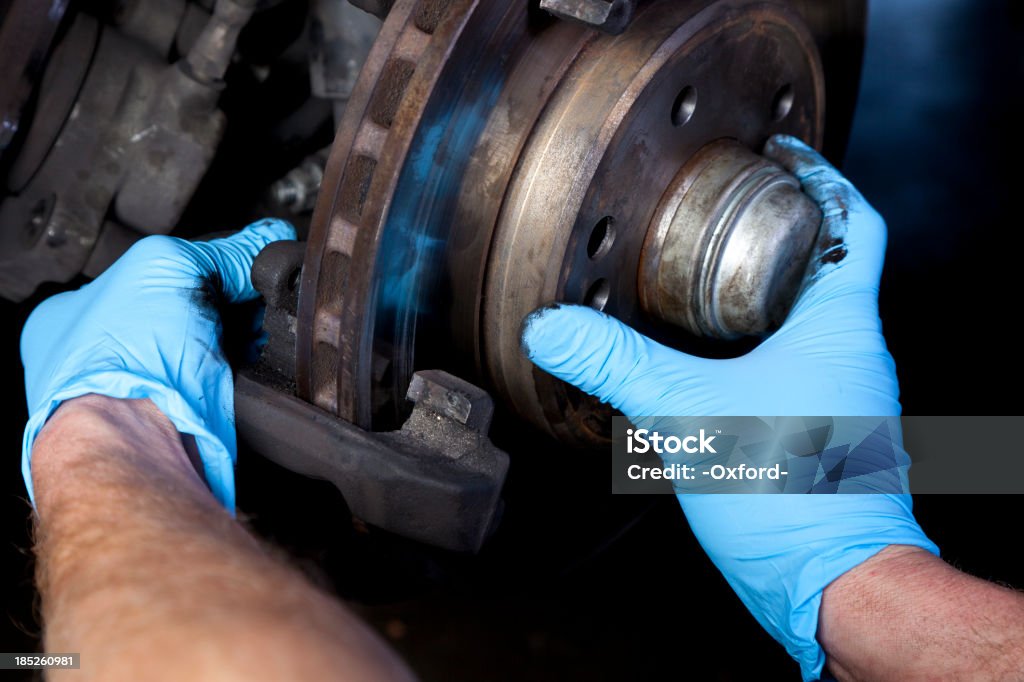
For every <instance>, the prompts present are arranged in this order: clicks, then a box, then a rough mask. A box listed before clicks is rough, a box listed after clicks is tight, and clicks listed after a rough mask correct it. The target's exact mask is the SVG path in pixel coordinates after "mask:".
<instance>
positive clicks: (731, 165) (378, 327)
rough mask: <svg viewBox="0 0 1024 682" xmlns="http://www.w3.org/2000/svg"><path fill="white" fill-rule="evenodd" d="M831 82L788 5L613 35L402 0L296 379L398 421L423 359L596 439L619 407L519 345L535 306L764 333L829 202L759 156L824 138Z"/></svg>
mask: <svg viewBox="0 0 1024 682" xmlns="http://www.w3.org/2000/svg"><path fill="white" fill-rule="evenodd" d="M824 98H825V93H824V75H823V70H822V65H821V62H820V59H819V57H818V51H817V48H816V46H815V43H814V40H813V38H812V36H811V33H810V31H809V30H808V29H807V28H806V27H805V26H804V24H803V21H802V19H801V16H800V15H799V14H798V13H797V12H796V11H794V10H793V9H791V8H790V7H789V6H787V5H786V4H783V3H776V2H755V1H743V0H718V1H715V0H702V1H694V2H678V1H677V0H651V1H650V2H647V3H646V4H644V3H641V4H640V6H639V8H638V10H637V13H636V16H635V18H634V20H633V22H632V23H631V25H630V26H629V28H628V30H626V31H625V32H624V33H623V34H622V35H619V36H609V35H603V34H599V33H597V32H595V31H593V30H590V29H587V28H586V27H583V26H580V25H576V24H571V23H565V22H558V21H555V20H553V19H552V18H550V17H548V16H547V15H545V14H544V13H543V12H540V11H539V10H537V8H536V7H535V6H533V5H532V4H531V3H528V2H525V1H523V2H510V3H491V2H484V1H483V0H475V1H474V0H400V1H399V2H397V3H396V4H395V6H394V8H393V9H392V10H391V14H390V15H389V17H388V20H387V22H386V24H385V26H384V28H383V31H382V33H381V35H380V37H379V38H378V41H377V44H376V45H375V46H374V49H373V52H372V53H371V55H370V57H369V60H368V62H367V65H366V67H365V68H364V71H363V73H362V75H361V77H360V82H359V85H358V86H357V88H356V91H355V92H354V93H353V96H352V99H351V100H350V103H349V106H348V109H347V111H346V116H345V120H344V121H343V123H342V126H341V128H340V130H339V133H338V137H337V140H336V142H335V145H334V149H333V153H332V155H331V159H330V161H329V163H328V167H327V170H326V173H325V178H324V185H323V186H324V188H325V189H324V191H322V192H321V196H320V199H319V202H318V205H317V210H316V213H315V216H314V222H313V229H312V231H311V235H310V242H309V246H308V250H307V255H306V262H305V267H304V273H303V281H302V289H301V299H300V309H299V324H298V348H297V351H298V353H297V370H298V371H297V379H298V385H299V391H300V394H301V395H302V396H303V397H305V398H306V399H308V400H310V401H312V402H314V403H315V404H317V405H318V406H320V407H322V408H324V409H326V410H329V411H331V412H334V413H336V414H338V415H340V416H342V417H344V418H345V419H348V420H349V421H352V422H353V423H355V424H357V425H359V426H361V427H363V428H377V429H379V428H387V427H388V426H389V425H390V424H393V423H394V422H395V421H396V420H397V419H398V418H400V415H401V413H402V412H403V409H404V408H403V402H404V401H403V396H404V395H405V390H406V387H407V385H408V382H409V378H410V377H411V375H412V372H413V371H414V369H418V368H421V367H426V366H434V367H443V368H446V369H449V370H451V371H454V372H458V373H460V374H463V375H468V376H475V377H477V379H478V380H479V381H482V382H483V383H485V384H487V385H489V386H490V387H492V388H493V389H495V390H496V392H497V393H498V394H499V395H501V396H502V397H503V398H504V399H505V400H506V401H507V402H508V403H509V404H510V405H511V406H512V408H513V409H514V410H516V411H517V412H518V413H519V414H521V415H522V416H524V417H526V418H527V419H529V420H530V421H532V422H533V423H534V424H537V425H539V426H541V427H542V428H544V429H546V430H548V431H549V432H551V433H552V434H554V435H556V436H558V437H559V438H561V439H562V440H564V441H567V442H574V443H595V442H600V441H602V440H603V439H604V438H605V437H606V436H607V425H608V419H607V417H608V414H609V413H608V411H607V409H606V408H604V407H603V406H601V405H598V404H596V403H595V402H594V401H591V400H589V399H587V398H585V397H584V396H581V395H580V394H578V393H577V392H575V391H574V390H573V389H571V388H570V387H568V386H567V385H565V384H563V383H561V382H559V381H557V380H555V379H554V378H552V377H550V376H548V375H546V374H544V373H542V372H539V371H537V370H536V369H535V368H534V367H533V366H532V365H531V364H530V363H529V361H528V360H527V359H526V358H525V357H524V356H523V355H522V352H521V350H520V347H519V329H520V326H521V323H522V319H523V317H524V316H525V315H526V314H528V313H529V312H530V311H532V310H533V309H535V308H536V307H538V306H540V305H543V304H546V303H550V302H552V301H567V302H577V303H585V304H588V305H592V306H594V307H595V308H599V309H603V310H605V311H607V312H608V313H609V314H612V315H614V316H616V317H618V318H619V319H622V320H623V321H625V322H627V323H629V324H632V325H634V326H635V327H637V328H638V329H640V330H642V331H644V332H645V333H648V334H651V335H653V336H654V337H655V338H658V339H659V340H661V341H663V342H666V343H670V344H678V343H680V342H682V341H684V340H685V337H686V335H687V334H710V335H713V336H720V337H732V336H736V335H738V334H744V333H757V332H761V331H764V330H766V329H768V328H770V326H771V325H772V324H773V323H776V322H777V321H778V318H779V316H780V314H781V315H783V316H784V311H785V309H786V308H787V306H788V303H789V302H790V300H791V295H792V290H793V289H794V282H798V281H799V275H802V269H800V268H794V267H793V266H792V265H790V267H789V268H788V269H787V268H781V267H780V266H779V263H783V262H786V263H790V264H792V263H793V262H800V260H801V259H803V261H804V262H805V261H806V255H807V252H809V249H810V244H811V243H812V242H813V236H814V235H815V234H816V232H817V227H818V224H817V221H818V217H817V216H816V215H815V214H814V210H816V209H813V207H810V208H808V206H807V203H808V202H806V199H805V198H804V197H803V196H802V195H800V194H799V192H797V191H796V190H795V189H794V187H795V183H794V182H792V181H787V180H786V179H785V176H784V175H783V174H782V172H781V169H778V168H777V167H774V166H772V165H770V164H768V163H767V162H765V161H764V160H762V159H760V157H758V156H757V155H756V153H755V151H756V150H760V148H761V147H762V146H763V144H764V142H765V141H766V140H767V138H768V137H769V136H771V135H773V134H775V133H786V134H791V135H795V136H797V137H800V138H802V139H804V140H806V141H808V142H810V143H811V144H813V145H815V146H820V144H821V141H822V139H823V132H824V103H825V99H824ZM709 145H710V146H709ZM702 150H703V151H702ZM708 150H711V151H710V152H709V151H708ZM709 155H710V156H709ZM701 158H713V159H716V160H717V161H718V163H717V165H715V164H712V166H714V167H715V168H718V169H719V170H718V171H717V175H716V174H715V173H710V172H704V173H703V174H702V172H701V170H700V169H704V170H707V168H706V167H705V166H702V165H701V164H700V163H699V162H697V161H695V159H701ZM723 159H724V160H725V162H722V160H723ZM694 164H696V165H694ZM812 209H813V210H812ZM772 211H774V212H775V214H776V215H777V217H778V216H782V217H783V218H784V220H782V221H778V220H773V221H768V220H765V219H759V216H760V217H763V216H764V215H768V214H771V212H772ZM773 226H774V227H773ZM686 245H688V246H686ZM780 245H784V246H785V248H783V247H782V246H780ZM684 247H686V248H689V250H688V251H687V250H686V248H684ZM698 264H700V268H698V272H697V274H696V275H694V274H692V273H693V268H694V267H696V266H697V265H698ZM701 268H702V269H701ZM794 273H796V274H794ZM691 280H692V282H693V284H692V285H691V284H688V283H690V282H691ZM730 283H731V284H730ZM741 285H742V286H741ZM687 287H688V288H687ZM737 291H738V292H740V294H739V295H738V296H737V295H736V293H735V292H737ZM729 292H732V294H731V296H732V297H731V298H729V296H727V295H726V294H727V293H729ZM727 299H728V300H727ZM780 301H781V303H780ZM780 311H782V312H781V313H780Z"/></svg>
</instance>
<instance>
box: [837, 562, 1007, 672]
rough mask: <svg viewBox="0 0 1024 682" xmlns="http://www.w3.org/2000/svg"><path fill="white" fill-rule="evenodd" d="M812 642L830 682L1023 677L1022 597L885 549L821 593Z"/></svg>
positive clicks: (946, 566) (947, 567)
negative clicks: (821, 655) (815, 637)
mask: <svg viewBox="0 0 1024 682" xmlns="http://www.w3.org/2000/svg"><path fill="white" fill-rule="evenodd" d="M818 640H819V641H820V642H821V644H822V646H823V647H824V648H825V651H826V652H828V665H829V669H830V670H831V672H832V674H833V675H835V676H836V678H837V679H838V680H840V682H846V681H847V680H900V681H903V680H908V681H912V680H938V679H943V680H985V681H989V680H1002V681H1005V682H1011V681H1012V680H1019V679H1021V677H1022V675H1024V595H1022V594H1021V593H1020V592H1017V591H1015V590H1012V589H1010V588H1007V587H1003V586H1000V585H996V584H995V583H991V582H988V581H986V580H981V579H980V578H975V577H974V576H971V575H968V574H966V573H963V572H961V571H958V570H956V569H955V568H953V567H952V566H950V565H949V564H947V563H946V562H944V561H942V560H941V559H939V558H938V557H937V556H935V555H933V554H931V553H930V552H926V551H924V550H922V549H919V548H916V547H888V548H886V549H884V550H882V551H881V552H879V553H878V554H876V555H875V556H873V557H872V558H870V559H868V560H867V561H865V562H864V563H863V564H861V565H859V566H857V567H855V568H853V569H851V570H850V571H849V572H847V573H845V574H843V575H842V576H840V577H839V578H838V579H837V580H836V581H835V582H833V583H832V584H831V585H829V586H828V587H827V588H825V592H824V597H823V599H822V601H821V613H820V621H819V625H818Z"/></svg>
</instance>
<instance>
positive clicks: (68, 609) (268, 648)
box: [32, 395, 413, 681]
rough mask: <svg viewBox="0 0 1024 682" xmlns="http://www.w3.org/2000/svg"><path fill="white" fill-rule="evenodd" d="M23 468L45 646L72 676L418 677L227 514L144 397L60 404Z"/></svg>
mask: <svg viewBox="0 0 1024 682" xmlns="http://www.w3.org/2000/svg"><path fill="white" fill-rule="evenodd" d="M32 475H33V480H34V483H35V498H36V506H37V512H38V515H37V519H36V547H35V549H36V556H37V583H38V586H39V590H40V594H41V595H42V615H43V622H44V625H45V645H46V648H47V650H48V651H76V652H80V653H81V654H82V662H81V666H82V668H81V670H73V671H63V675H64V676H66V677H67V678H68V679H71V678H73V679H88V680H113V681H116V680H139V679H148V680H189V679H204V680H224V681H232V680H248V681H258V680H281V679H316V680H403V679H413V678H412V675H411V674H410V673H409V671H408V670H407V669H406V668H405V667H404V665H403V664H402V663H401V662H400V660H399V659H398V658H397V657H396V656H395V654H394V653H393V652H391V651H390V650H389V649H388V648H387V647H386V645H385V644H384V643H383V642H382V641H381V640H380V639H379V638H378V637H377V636H376V635H374V634H373V633H372V632H370V630H369V629H368V628H367V627H366V626H365V625H363V624H362V623H361V622H360V621H359V620H358V618H357V617H356V616H355V615H353V614H352V613H351V612H350V611H349V610H348V609H346V608H345V607H344V606H343V605H342V604H341V603H340V602H338V601H337V600H336V599H335V598H333V597H331V596H330V595H328V594H326V593H324V592H323V591H321V590H319V589H317V588H316V587H314V586H313V585H312V584H311V583H310V582H309V581H308V580H307V579H306V578H305V577H304V576H302V575H301V574H300V573H298V571H296V570H295V569H293V568H291V567H290V566H288V565H287V564H286V563H285V562H284V561H283V560H282V559H281V558H280V557H278V556H277V555H276V554H275V552H273V551H272V550H270V549H269V548H267V547H266V546H264V545H263V544H262V543H261V542H260V541H259V540H257V539H256V538H254V537H253V536H252V535H251V534H250V533H248V532H247V531H246V530H245V529H244V528H243V527H242V526H241V525H240V524H239V523H237V522H236V521H235V520H234V519H232V518H231V516H230V515H229V514H228V513H227V512H226V511H225V509H224V508H223V507H222V506H221V505H220V504H219V503H218V502H217V500H216V499H215V498H214V497H213V495H211V494H210V491H209V490H208V489H207V488H206V486H205V485H204V484H203V482H202V480H201V479H200V477H199V474H198V473H197V471H196V469H195V468H194V466H193V464H192V462H191V461H190V460H189V456H188V455H187V453H186V450H185V448H184V447H183V444H182V438H181V436H180V435H179V433H178V431H177V429H176V428H175V427H174V425H173V424H171V422H170V421H169V420H168V419H167V418H166V417H165V416H164V415H163V413H161V412H160V410H159V409H157V407H156V406H155V405H154V404H153V403H152V402H150V401H149V400H119V399H114V398H108V397H105V396H98V395H87V396H83V397H79V398H75V399H72V400H70V401H67V402H65V403H64V404H63V405H61V407H60V408H58V410H57V411H56V412H55V413H54V415H53V416H52V417H51V418H50V420H49V421H48V422H47V424H46V426H45V427H44V428H43V430H42V432H41V433H40V435H39V437H38V439H37V440H36V443H35V448H34V453H33V457H32ZM53 677H54V679H61V677H59V676H58V675H57V674H54V675H53Z"/></svg>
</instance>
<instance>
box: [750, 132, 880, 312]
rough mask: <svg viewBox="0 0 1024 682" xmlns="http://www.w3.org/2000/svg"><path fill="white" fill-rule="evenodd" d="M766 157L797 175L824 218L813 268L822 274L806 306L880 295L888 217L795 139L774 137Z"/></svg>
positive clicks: (807, 296)
mask: <svg viewBox="0 0 1024 682" xmlns="http://www.w3.org/2000/svg"><path fill="white" fill-rule="evenodd" d="M764 153H765V155H766V156H768V157H771V158H773V159H775V160H776V161H778V162H779V163H781V164H782V165H783V166H785V167H786V168H787V169H788V170H789V171H790V172H792V173H793V174H794V175H795V176H796V177H797V179H798V180H799V181H800V183H801V185H802V186H803V189H804V192H805V193H806V194H807V195H808V196H809V197H811V199H813V200H815V201H816V202H817V203H818V204H819V206H820V207H821V210H822V212H823V213H824V224H823V226H822V231H821V236H820V239H819V241H818V246H817V248H816V249H815V253H814V256H813V257H814V259H815V261H816V262H814V263H812V265H811V268H812V270H814V271H815V273H816V274H815V275H814V277H813V279H812V281H811V282H810V283H809V284H810V286H808V288H807V290H805V292H804V295H803V296H801V303H802V304H806V303H808V302H813V301H814V300H817V299H827V298H831V297H832V296H833V295H834V294H836V293H840V292H841V293H849V292H854V291H857V292H868V293H874V292H875V291H876V290H877V287H878V282H879V280H880V279H881V276H882V265H883V262H884V260H885V245H886V228H885V221H884V220H882V217H881V216H880V215H878V212H877V211H875V210H874V209H873V208H872V207H871V205H870V204H868V202H867V201H866V200H865V199H864V197H863V196H861V194H860V192H858V191H857V189H856V188H854V186H853V185H852V184H851V183H850V181H849V180H847V179H846V178H845V177H843V175H842V174H841V173H840V172H839V171H838V170H836V169H835V168H833V167H832V165H831V164H829V163H828V161H826V160H825V159H824V158H823V157H822V156H821V155H820V154H819V153H818V152H816V151H814V150H813V149H811V148H810V147H808V146H807V145H806V144H804V143H803V142H801V141H800V140H798V139H796V138H795V137H789V136H785V135H776V136H774V137H772V138H771V139H770V140H769V141H768V144H767V145H765V149H764ZM805 299H810V301H808V300H805ZM801 307H803V306H801Z"/></svg>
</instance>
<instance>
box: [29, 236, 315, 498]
mask: <svg viewBox="0 0 1024 682" xmlns="http://www.w3.org/2000/svg"><path fill="white" fill-rule="evenodd" d="M294 237H295V231H294V228H292V226H291V225H289V224H288V223H286V222H283V221H280V220H263V221H260V222H258V223H254V224H253V225H250V226H249V227H247V228H246V229H244V230H242V231H241V232H239V233H237V234H234V235H232V236H230V237H227V238H224V239H215V240H212V241H209V242H201V243H192V242H186V241H183V240H181V239H176V238H173V237H162V236H158V237H148V238H146V239H143V240H141V241H140V242H138V243H137V244H135V245H134V246H133V247H132V248H131V249H129V251H128V252H127V253H126V254H125V255H124V256H122V257H121V259H119V260H118V261H117V262H116V263H114V265H113V266H111V267H110V269H108V270H107V271H106V272H105V273H103V274H102V275H101V276H100V277H98V278H97V279H96V280H95V281H94V282H92V283H90V284H88V285H86V286H84V287H82V288H81V289H79V290H78V291H73V292H66V293H63V294H59V295H57V296H54V297H52V298H50V299H48V300H46V301H44V302H43V303H42V304H40V306H39V307H38V308H37V309H36V310H35V311H34V312H33V313H32V315H31V316H30V318H29V320H28V322H26V324H25V330H24V331H23V333H22V339H21V355H22V359H23V361H24V364H25V384H26V394H27V398H28V406H29V421H28V424H27V425H26V428H25V434H24V439H23V441H22V474H23V476H24V478H25V484H26V487H27V488H28V492H29V497H30V498H31V499H32V502H33V504H35V491H34V487H33V484H32V475H31V464H32V462H31V458H32V447H33V444H34V443H35V439H36V437H37V436H38V435H39V432H40V431H41V430H42V428H43V426H44V424H45V423H46V421H47V419H49V417H50V416H51V415H52V414H53V412H54V411H55V410H56V409H57V408H58V407H59V406H60V405H61V403H63V402H64V401H66V400H70V399H72V398H77V397H79V396H83V395H87V394H99V395H104V396H109V397H112V398H119V399H146V398H148V399H149V400H152V401H153V403H154V404H155V405H156V406H157V407H158V408H159V409H160V411H161V412H162V413H163V414H164V415H165V416H166V417H167V418H168V419H169V420H170V421H171V422H172V423H173V424H174V425H175V427H176V428H177V429H178V431H179V432H181V433H183V434H191V435H193V436H194V437H195V439H196V445H197V448H198V451H199V455H200V458H201V460H202V463H203V470H204V474H205V478H206V482H207V484H208V485H209V487H210V490H211V491H212V493H213V495H214V496H215V497H216V499H217V500H218V501H219V502H220V503H221V504H222V505H224V507H225V508H226V509H227V510H228V511H229V512H231V513H234V508H235V483H234V463H235V458H236V451H237V445H236V437H235V425H234V387H233V380H232V375H231V369H230V367H229V366H228V364H227V361H226V359H225V358H224V355H223V352H222V351H221V349H220V336H221V323H220V318H219V315H218V312H217V309H216V302H217V301H224V302H226V303H238V302H243V301H249V300H253V299H255V298H257V296H258V294H257V292H256V290H255V289H254V288H253V286H252V282H251V280H250V270H251V268H252V262H253V259H254V258H255V257H256V255H257V254H258V253H259V252H260V250H261V249H262V248H263V247H265V246H266V245H267V244H269V243H271V242H273V241H277V240H280V239H293V238H294Z"/></svg>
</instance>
